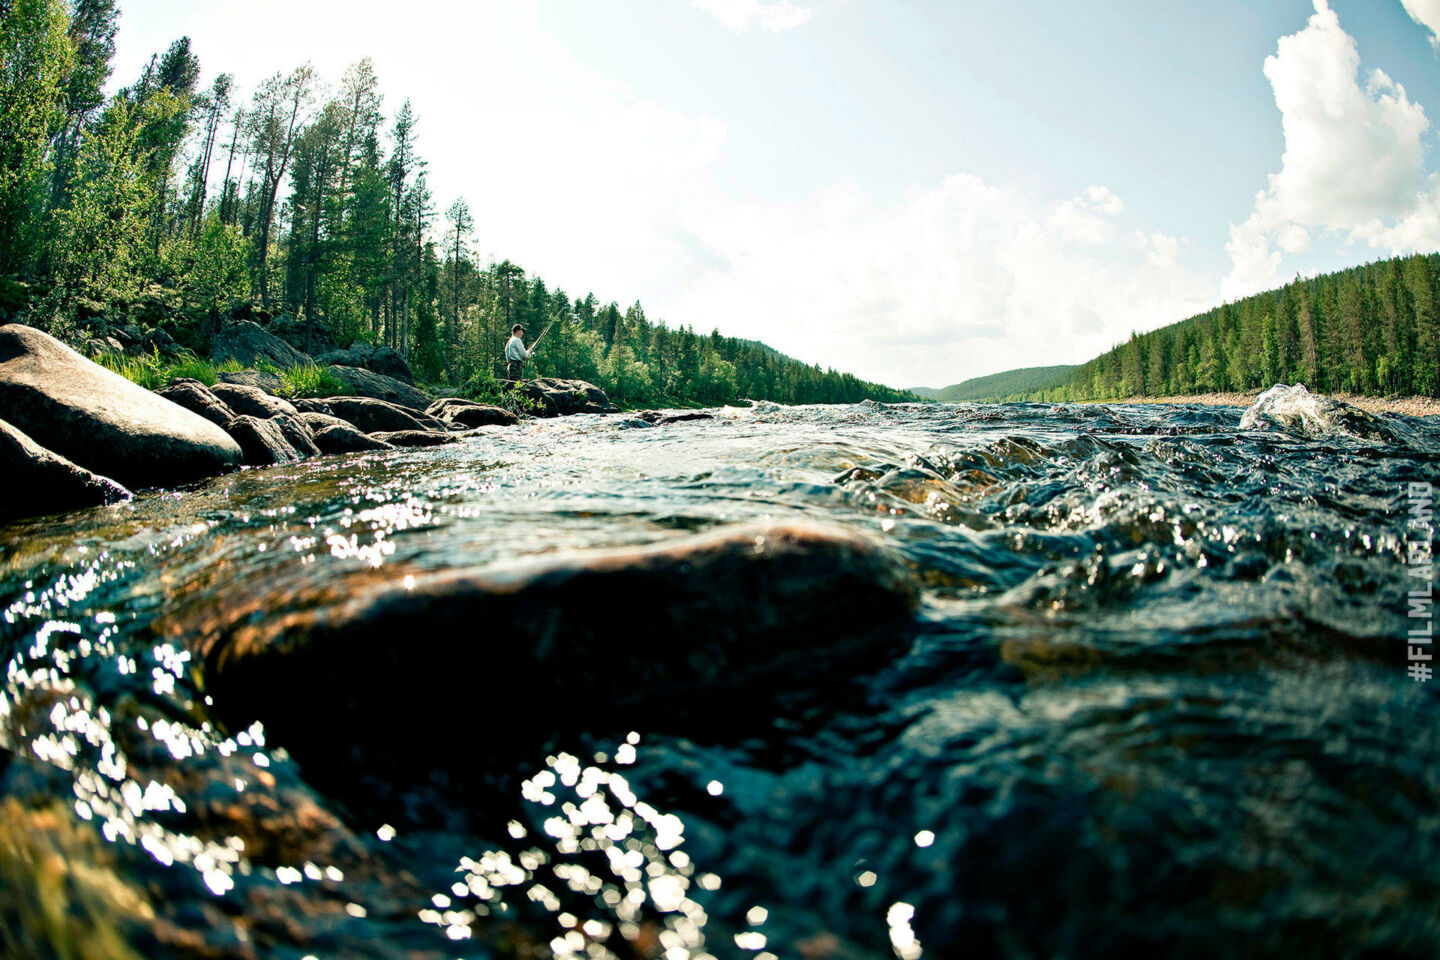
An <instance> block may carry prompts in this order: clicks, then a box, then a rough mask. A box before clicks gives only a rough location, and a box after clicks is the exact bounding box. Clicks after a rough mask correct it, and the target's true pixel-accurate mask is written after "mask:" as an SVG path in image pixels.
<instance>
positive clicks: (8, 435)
mask: <svg viewBox="0 0 1440 960" xmlns="http://www.w3.org/2000/svg"><path fill="white" fill-rule="evenodd" d="M0 476H4V478H5V496H4V497H0V522H4V521H8V520H17V519H20V518H23V517H40V516H44V515H46V514H49V513H60V512H62V511H65V510H77V509H79V508H81V507H93V506H97V505H98V504H102V503H114V502H115V501H117V500H125V499H128V498H129V497H130V491H129V490H126V489H125V488H124V487H122V486H120V484H118V483H116V482H115V481H114V480H111V479H109V478H108V477H100V476H96V475H95V474H93V473H91V472H90V471H89V470H86V469H85V468H84V467H80V466H76V465H75V464H73V463H71V462H70V461H69V460H66V459H65V458H64V457H62V456H60V455H59V454H58V453H53V452H51V451H49V450H46V449H45V448H44V447H42V446H40V444H38V443H36V442H35V441H34V440H32V439H30V438H29V437H27V436H26V435H25V434H24V433H22V432H21V431H19V430H17V429H15V428H14V427H13V426H11V425H10V424H8V423H6V422H5V421H4V420H0Z"/></svg>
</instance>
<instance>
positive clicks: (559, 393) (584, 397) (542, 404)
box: [500, 377, 617, 417]
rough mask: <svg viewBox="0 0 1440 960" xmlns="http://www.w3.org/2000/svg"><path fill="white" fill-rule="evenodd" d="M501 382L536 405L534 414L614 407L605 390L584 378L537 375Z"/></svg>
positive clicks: (566, 413)
mask: <svg viewBox="0 0 1440 960" xmlns="http://www.w3.org/2000/svg"><path fill="white" fill-rule="evenodd" d="M500 386H501V387H502V388H504V389H507V390H515V391H516V392H517V393H519V394H520V395H521V396H523V397H527V398H529V399H530V400H531V401H533V402H534V403H535V405H536V410H535V415H536V416H540V417H563V416H569V415H571V414H575V413H615V412H616V409H617V408H616V407H615V405H614V404H612V403H611V402H610V398H609V397H608V396H607V395H606V394H605V391H604V390H601V389H600V388H599V387H597V386H595V384H593V383H587V382H585V381H584V380H560V379H557V378H555V377H536V378H535V379H533V380H518V381H517V380H501V381H500Z"/></svg>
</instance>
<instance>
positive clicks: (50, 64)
mask: <svg viewBox="0 0 1440 960" xmlns="http://www.w3.org/2000/svg"><path fill="white" fill-rule="evenodd" d="M117 19H118V11H117V8H116V4H115V0H69V2H65V0H0V55H3V64H0V322H6V321H21V322H25V323H28V324H31V325H33V326H37V327H40V328H41V329H45V330H47V331H49V332H51V333H53V334H55V335H57V336H60V337H62V338H63V339H66V340H68V341H70V342H71V343H75V344H79V343H83V342H86V341H87V340H88V339H89V338H92V337H94V336H95V335H97V334H99V333H103V332H104V331H105V330H106V329H107V328H108V327H110V326H117V325H122V324H133V325H135V326H137V327H139V328H141V329H142V330H143V329H155V328H160V329H162V330H164V331H165V332H166V333H167V334H169V335H170V336H171V337H173V338H174V339H175V340H176V341H177V342H178V343H180V344H181V345H183V346H185V347H187V348H189V349H190V350H192V351H194V352H195V353H196V354H197V355H201V356H203V355H204V354H205V350H206V346H207V344H208V341H209V338H210V336H211V335H212V334H213V332H214V331H215V330H216V329H217V328H218V326H219V325H220V324H222V323H224V322H225V321H226V320H228V319H230V318H232V317H245V318H249V319H258V320H260V321H262V322H263V321H267V320H269V319H271V318H280V317H290V318H295V319H299V320H303V321H306V322H309V323H313V324H321V325H323V326H324V328H325V329H326V330H327V332H328V333H329V334H330V335H331V336H332V337H333V338H334V339H335V340H336V341H338V342H339V344H340V345H342V346H344V345H347V344H350V343H354V342H356V341H365V342H369V343H375V344H384V345H387V346H390V347H392V348H393V349H395V350H397V351H399V352H400V353H401V354H402V355H403V356H404V357H405V359H406V360H407V362H408V363H409V365H410V367H411V368H412V369H413V371H414V372H415V374H416V376H417V377H418V378H419V379H420V380H421V381H423V382H426V383H429V384H432V385H440V386H444V385H450V386H458V385H461V384H466V383H469V382H471V381H473V380H474V379H475V378H480V379H482V380H483V379H485V378H489V377H493V376H494V375H495V373H496V366H497V362H498V359H499V357H500V353H501V350H502V348H503V344H504V341H505V339H506V337H507V336H508V331H509V329H510V327H511V325H512V324H514V323H517V322H520V323H524V324H526V326H527V327H528V329H529V331H530V335H531V336H532V337H533V336H534V335H535V334H536V333H538V332H539V331H540V330H541V329H542V328H544V327H546V326H547V325H551V324H553V326H551V329H550V332H549V334H548V335H547V336H546V337H545V339H544V341H543V343H542V344H541V346H540V348H539V350H538V351H537V352H536V355H535V359H534V362H533V363H532V364H531V366H530V367H529V368H527V372H528V373H530V374H532V375H534V374H542V375H545V376H556V377H573V378H579V379H583V380H588V381H590V382H592V383H596V384H598V385H600V386H601V387H603V388H605V389H606V390H607V392H609V394H610V395H611V397H612V399H614V400H615V401H617V402H619V403H621V404H622V405H638V404H654V403H662V402H663V403H674V404H719V403H725V402H729V401H733V400H736V399H738V398H742V397H743V398H752V399H757V400H758V399H766V400H774V401H779V402H784V403H838V402H854V401H858V400H861V399H866V398H871V399H875V400H881V401H893V400H903V399H913V397H910V395H909V394H907V393H905V392H904V391H899V390H893V389H890V388H888V387H884V386H880V385H877V384H873V383H866V382H864V381H861V380H859V379H857V378H855V377H853V376H850V375H848V374H844V373H839V372H836V371H834V370H823V369H821V368H819V367H817V366H813V365H809V364H805V363H801V362H798V361H795V360H792V359H790V358H788V357H785V356H783V355H781V354H779V353H776V352H775V351H773V350H771V349H769V348H768V347H765V346H764V345H762V344H758V343H755V342H753V341H746V340H740V339H735V338H729V337H725V336H722V335H721V334H720V332H719V331H718V330H717V331H713V332H711V333H709V334H705V333H701V332H696V331H694V330H693V329H691V328H690V327H688V326H683V325H681V326H673V327H672V326H670V325H667V324H666V323H665V322H663V321H661V320H659V319H658V318H651V317H649V316H647V314H646V312H645V310H644V308H643V307H642V306H641V304H640V303H638V302H635V303H632V304H631V305H629V306H628V307H621V306H620V305H619V304H618V303H617V302H613V301H610V302H603V301H602V300H600V299H598V298H597V297H596V296H595V295H594V294H593V293H585V294H583V295H579V294H575V295H571V294H567V293H566V292H565V291H564V290H562V289H561V288H560V287H559V286H551V285H547V283H546V282H545V281H544V280H542V279H541V278H540V277H538V276H535V275H533V274H530V273H528V272H527V271H526V270H525V269H523V268H522V267H521V266H520V265H518V264H515V263H512V262H511V261H509V260H503V261H501V262H499V263H495V262H485V263H482V262H480V261H479V260H478V259H477V257H476V255H475V254H474V252H473V250H472V245H473V244H474V242H475V238H476V237H477V235H479V234H481V233H482V232H483V230H484V223H483V211H475V210H472V209H471V208H470V207H469V206H468V205H467V203H466V201H465V200H464V199H462V198H456V199H453V200H451V201H450V202H449V203H448V205H446V207H445V209H444V210H443V212H442V211H441V209H440V206H439V204H440V203H441V202H443V201H439V200H437V198H436V197H435V196H434V195H433V194H432V192H431V190H430V187H429V186H428V183H427V176H426V166H427V161H426V159H425V158H424V157H423V156H422V155H421V153H420V151H419V149H418V143H419V141H420V132H421V130H422V129H423V125H422V123H421V120H420V116H419V113H418V111H417V110H416V108H415V106H414V105H412V104H411V103H410V102H409V101H404V102H402V103H401V104H400V105H399V106H398V107H397V108H395V109H394V110H393V111H391V112H390V113H389V114H388V115H387V112H386V106H385V100H384V97H383V95H382V93H381V89H380V81H379V79H378V78H377V76H376V75H375V71H374V69H373V66H372V64H371V63H370V61H369V60H368V59H362V60H359V61H358V62H356V63H355V64H354V65H353V66H352V67H351V68H350V69H349V70H347V71H346V72H345V74H344V76H343V77H341V78H340V79H339V81H338V83H336V84H334V85H331V84H327V83H326V82H325V81H324V80H323V79H322V78H321V77H319V76H317V75H316V73H315V71H314V70H313V69H312V68H311V67H310V66H308V65H301V66H299V67H297V68H295V69H294V70H292V71H290V72H288V73H283V72H282V73H277V74H275V75H274V76H272V77H270V78H269V79H267V80H265V81H264V82H263V83H261V84H260V85H259V86H258V87H257V88H256V89H254V90H250V91H242V90H240V89H238V87H237V85H236V83H235V82H234V80H233V78H232V77H231V76H230V75H229V74H224V73H221V74H219V75H218V76H216V77H215V78H214V80H213V81H212V82H211V83H209V84H208V85H203V86H202V85H201V82H200V80H201V69H200V64H199V62H198V60H197V58H196V56H195V55H194V53H193V52H192V51H191V49H190V43H189V41H188V39H185V38H181V39H179V40H177V41H176V42H175V43H174V44H172V45H171V46H170V47H169V49H167V50H165V51H163V52H160V53H157V54H156V56H154V57H153V58H151V60H150V62H149V64H148V65H147V67H146V68H145V69H144V71H143V72H142V74H141V75H140V76H138V77H135V78H133V80H132V81H131V82H130V83H128V85H126V86H123V87H119V88H118V89H115V91H114V92H113V93H110V92H107V91H109V89H110V88H111V87H112V83H111V74H112V59H113V56H114V53H115V34H116V28H117ZM447 199H448V198H447Z"/></svg>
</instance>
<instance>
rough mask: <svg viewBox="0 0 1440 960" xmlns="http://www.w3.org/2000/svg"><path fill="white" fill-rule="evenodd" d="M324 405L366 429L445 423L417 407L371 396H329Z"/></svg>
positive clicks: (442, 425) (428, 427)
mask: <svg viewBox="0 0 1440 960" xmlns="http://www.w3.org/2000/svg"><path fill="white" fill-rule="evenodd" d="M326 406H327V407H329V409H330V413H331V415H332V416H336V417H339V418H340V419H341V420H344V421H345V422H347V423H350V424H353V425H355V426H357V427H359V428H360V429H361V430H363V431H365V432H366V433H374V432H376V431H377V430H445V429H447V427H448V425H447V424H446V423H445V422H444V421H442V420H437V419H436V418H434V417H432V416H429V415H428V414H424V413H421V412H420V411H419V410H416V409H413V408H406V407H402V406H399V405H398V404H394V403H386V402H385V401H384V400H375V399H372V398H370V397H330V398H329V399H328V400H327V401H326Z"/></svg>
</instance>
